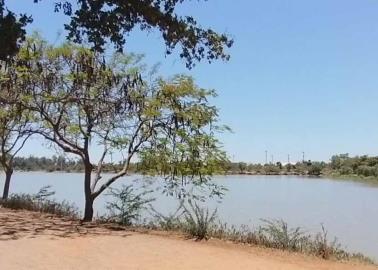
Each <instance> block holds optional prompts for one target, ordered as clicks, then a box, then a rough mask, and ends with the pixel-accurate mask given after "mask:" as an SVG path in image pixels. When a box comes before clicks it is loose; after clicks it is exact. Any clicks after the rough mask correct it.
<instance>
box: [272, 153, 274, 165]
mask: <svg viewBox="0 0 378 270" xmlns="http://www.w3.org/2000/svg"><path fill="white" fill-rule="evenodd" d="M273 163H274V159H273V155H272V164H273Z"/></svg>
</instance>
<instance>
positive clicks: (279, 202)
mask: <svg viewBox="0 0 378 270" xmlns="http://www.w3.org/2000/svg"><path fill="white" fill-rule="evenodd" d="M3 178H4V175H1V180H0V184H1V187H2V186H3ZM82 178H83V177H82V174H76V173H44V172H28V173H24V172H16V173H15V174H14V176H13V179H12V183H11V192H13V193H14V192H26V193H33V192H37V191H38V190H39V189H40V188H41V187H42V186H45V185H51V186H52V189H53V190H55V191H56V195H55V197H56V198H57V199H58V200H63V199H65V200H68V201H70V202H73V203H75V204H76V205H77V206H78V207H79V208H80V209H82V206H83V203H84V199H83V180H82ZM135 178H140V177H138V176H128V177H125V178H123V179H120V180H119V181H118V182H116V183H115V184H114V187H119V186H121V185H122V184H129V183H131V182H132V181H133V179H135ZM214 180H215V181H216V182H217V183H219V184H221V185H224V186H225V187H227V188H228V192H227V193H226V195H225V197H224V199H223V201H222V202H221V203H217V202H215V201H209V202H207V204H208V206H209V207H210V208H214V207H217V209H218V215H219V218H220V219H221V220H222V221H223V222H227V223H228V224H230V225H236V226H239V225H249V226H251V227H253V226H256V225H258V224H260V223H261V219H283V220H285V221H286V222H288V223H289V225H290V226H301V227H304V228H305V229H306V230H307V231H308V232H318V231H320V229H321V225H320V224H324V225H325V227H326V229H327V230H328V232H329V235H330V236H332V237H334V236H337V238H338V240H339V242H340V243H341V244H342V245H343V247H345V248H346V249H348V250H349V251H358V252H362V253H363V254H365V255H368V256H370V257H372V258H375V259H376V260H378V186H373V185H368V184H363V183H358V182H352V181H342V180H330V179H324V178H307V177H296V176H219V177H215V179H214ZM137 185H138V184H137ZM153 196H154V197H157V200H156V201H155V202H154V207H155V208H156V210H158V211H159V212H162V213H169V212H172V211H174V210H175V208H176V205H177V201H176V200H175V199H173V198H172V197H166V196H165V195H162V194H161V193H160V192H155V193H154V195H153ZM109 199H110V197H109V196H100V197H99V198H98V200H97V201H96V203H95V212H96V213H97V214H103V213H104V211H105V203H106V201H107V200H109ZM0 222H1V221H0Z"/></svg>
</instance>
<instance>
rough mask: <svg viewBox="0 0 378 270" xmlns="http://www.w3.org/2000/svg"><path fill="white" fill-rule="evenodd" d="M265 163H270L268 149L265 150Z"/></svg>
mask: <svg viewBox="0 0 378 270" xmlns="http://www.w3.org/2000/svg"><path fill="white" fill-rule="evenodd" d="M265 164H268V151H267V150H265Z"/></svg>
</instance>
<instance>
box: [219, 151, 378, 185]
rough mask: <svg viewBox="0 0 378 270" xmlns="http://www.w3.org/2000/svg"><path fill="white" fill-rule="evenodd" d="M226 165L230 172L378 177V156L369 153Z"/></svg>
mask: <svg viewBox="0 0 378 270" xmlns="http://www.w3.org/2000/svg"><path fill="white" fill-rule="evenodd" d="M224 166H225V170H226V171H227V172H228V173H229V174H252V175H255V174H260V175H313V176H320V175H327V176H352V177H357V178H367V177H368V178H376V179H378V157H369V156H367V155H364V156H356V157H349V154H340V155H334V156H332V158H331V160H330V162H318V161H311V160H308V161H304V162H297V163H295V164H291V163H288V164H282V163H281V162H277V163H267V164H252V163H249V164H248V163H245V162H228V163H226V164H224Z"/></svg>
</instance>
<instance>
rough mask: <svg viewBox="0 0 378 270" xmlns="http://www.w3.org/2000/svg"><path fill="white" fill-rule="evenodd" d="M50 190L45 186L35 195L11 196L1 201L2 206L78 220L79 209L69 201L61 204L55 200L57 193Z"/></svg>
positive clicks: (18, 194) (20, 194)
mask: <svg viewBox="0 0 378 270" xmlns="http://www.w3.org/2000/svg"><path fill="white" fill-rule="evenodd" d="M50 189H51V187H50V186H45V187H42V188H41V189H40V190H39V191H38V192H37V193H35V194H25V193H16V194H11V195H10V196H9V198H8V199H6V200H1V201H0V205H1V206H2V207H5V208H9V209H13V210H29V211H35V212H41V213H49V214H53V215H57V216H60V217H63V216H66V217H71V218H75V219H76V218H78V209H77V207H76V206H75V205H74V204H71V203H69V202H67V201H61V202H59V201H57V200H55V199H53V198H52V196H53V195H54V194H55V192H54V191H51V190H50Z"/></svg>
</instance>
